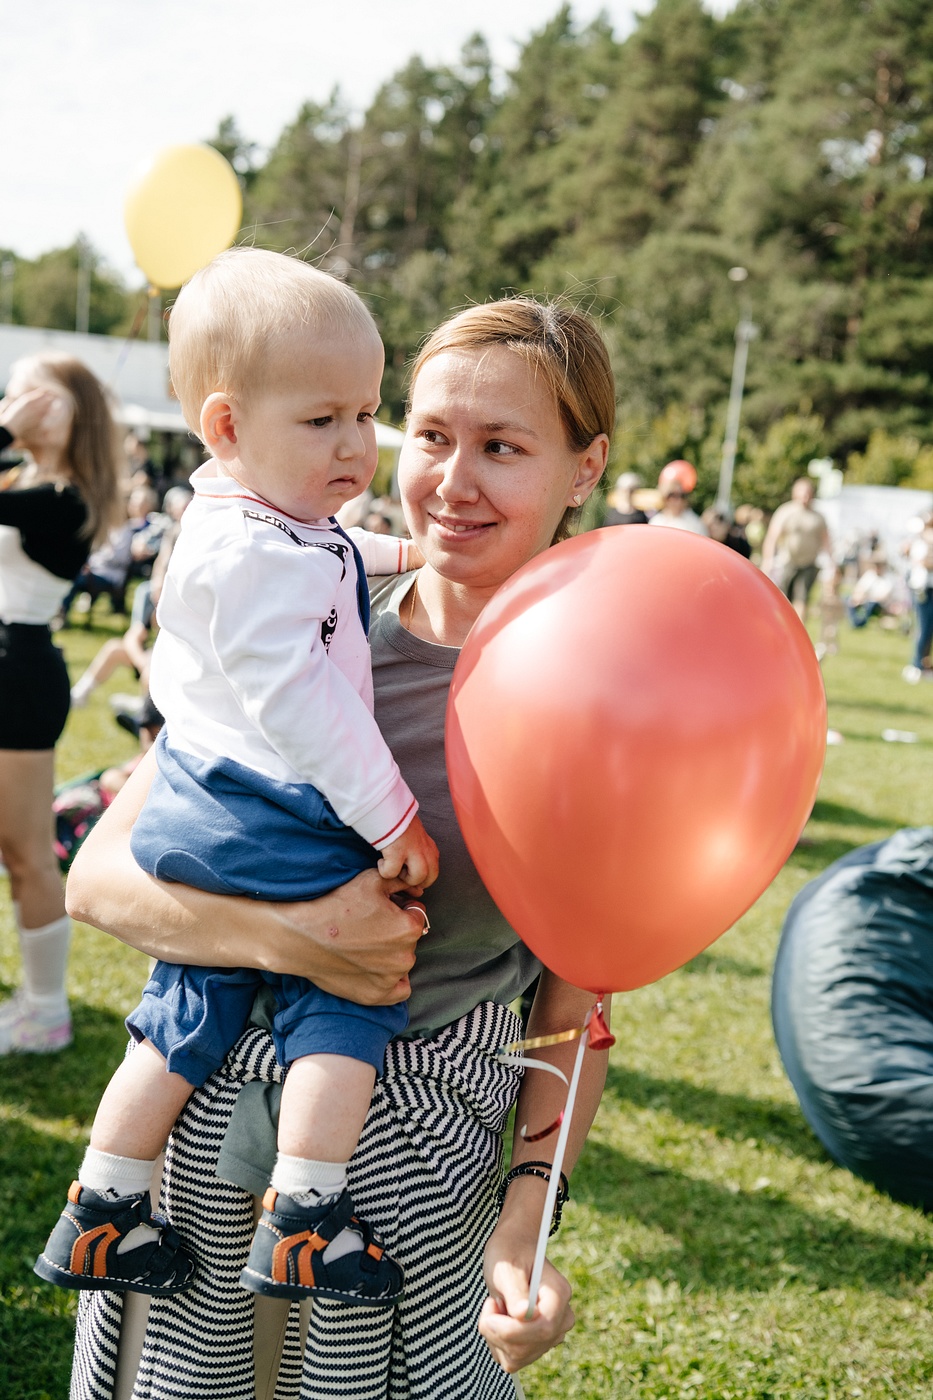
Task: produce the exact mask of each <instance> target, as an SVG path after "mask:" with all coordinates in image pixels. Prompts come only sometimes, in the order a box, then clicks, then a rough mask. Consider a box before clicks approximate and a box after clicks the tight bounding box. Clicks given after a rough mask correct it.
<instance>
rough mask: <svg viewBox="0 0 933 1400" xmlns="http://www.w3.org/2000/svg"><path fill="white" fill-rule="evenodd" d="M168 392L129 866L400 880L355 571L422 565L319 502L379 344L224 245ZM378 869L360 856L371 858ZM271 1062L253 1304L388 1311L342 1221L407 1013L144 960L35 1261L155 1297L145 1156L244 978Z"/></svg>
mask: <svg viewBox="0 0 933 1400" xmlns="http://www.w3.org/2000/svg"><path fill="white" fill-rule="evenodd" d="M170 363H171V373H172V382H173V385H174V387H175V390H176V392H177V394H178V397H179V399H180V400H181V405H182V409H183V411H184V414H185V417H186V420H187V421H188V423H189V425H190V426H191V427H192V429H193V430H195V431H196V432H197V433H198V435H199V436H200V438H201V441H202V442H203V443H204V445H205V447H206V448H207V449H208V450H209V451H210V453H211V454H212V458H213V460H211V461H210V462H208V463H206V464H205V465H204V466H202V467H200V468H198V470H197V471H196V472H195V473H194V475H193V477H192V485H193V487H194V490H195V497H194V500H193V502H192V504H191V505H190V506H189V508H188V510H187V511H186V513H185V516H184V519H183V521H182V526H181V531H180V534H179V539H178V542H177V544H176V546H175V550H174V553H173V556H172V560H171V563H170V565H169V569H168V573H167V576H166V579H165V583H164V585H163V590H162V596H161V599H160V602H159V610H158V621H159V626H160V633H159V638H158V641H157V642H156V646H155V648H154V652H153V661H152V670H151V676H150V692H151V694H152V697H153V700H154V702H155V704H156V705H157V706H158V708H159V709H160V711H161V712H162V714H163V715H164V716H165V720H166V723H165V728H164V730H163V733H162V735H161V736H160V739H159V742H158V746H157V756H158V773H157V776H156V778H155V781H154V783H153V786H152V790H151V792H150V795H149V797H148V799H147V801H146V804H145V806H144V808H143V810H142V812H141V813H140V816H139V819H138V821H137V823H136V825H135V827H134V830H133V838H132V845H133V853H134V855H135V857H136V859H137V860H138V861H139V863H140V865H141V866H142V867H143V869H145V870H147V871H148V872H149V873H150V874H152V875H154V876H156V877H157V878H159V879H164V880H175V881H181V882H183V883H185V884H189V885H194V886H197V887H198V888H201V889H205V890H211V891H215V892H219V893H224V894H239V895H248V896H250V897H252V898H255V899H272V900H279V899H282V900H287V899H308V898H313V897H315V896H317V895H320V894H323V893H326V892H327V891H328V890H331V889H334V888H336V887H337V886H338V885H341V884H343V883H344V882H345V881H347V880H349V879H351V878H352V877H353V876H354V875H356V874H358V873H359V872H360V871H361V870H363V869H366V868H367V867H369V866H372V865H376V864H378V868H379V871H380V873H381V874H382V875H383V876H384V877H386V878H392V877H395V876H399V877H400V878H401V879H403V880H404V882H405V883H406V884H407V885H409V886H411V887H413V888H415V889H418V888H420V887H423V886H425V885H428V884H431V883H432V881H433V880H434V879H435V878H436V876H437V849H436V847H435V845H434V843H433V841H432V840H431V838H430V837H429V836H428V834H427V833H426V832H425V830H424V827H423V826H422V824H421V821H420V819H419V818H418V816H417V802H416V801H415V799H414V797H413V796H412V794H411V792H410V790H409V789H408V787H407V786H406V784H405V783H404V781H403V779H402V777H401V774H400V773H399V771H398V767H397V765H396V764H395V761H394V759H393V758H392V755H391V754H390V753H389V751H388V749H387V747H386V745H385V743H384V742H383V740H382V738H381V736H380V734H379V731H378V729H377V727H376V724H375V720H374V719H373V714H372V679H371V675H370V667H369V649H368V643H367V637H366V632H367V627H368V619H369V605H368V604H369V600H368V592H367V589H366V580H365V577H364V574H365V573H366V572H369V573H378V574H385V573H391V572H400V571H403V570H405V569H407V568H410V567H411V566H412V565H413V564H415V563H416V562H419V561H418V560H416V559H415V558H414V556H415V554H416V551H415V550H414V547H413V546H410V545H409V544H408V543H407V542H405V541H402V540H397V539H393V538H390V537H386V536H382V535H368V534H366V533H365V532H363V531H354V532H353V534H352V538H351V536H350V535H348V534H346V533H345V532H344V531H343V530H342V529H341V528H340V526H339V525H338V524H337V523H336V521H335V519H334V518H333V517H334V514H335V512H336V511H337V510H338V509H339V508H340V506H342V505H343V504H344V503H345V502H346V501H348V500H350V499H352V498H353V497H355V496H358V495H360V494H361V493H362V492H363V491H364V490H365V489H366V487H367V486H368V485H369V483H370V481H371V479H372V476H373V473H374V471H375V467H376V461H377V452H376V442H375V430H374V427H373V420H374V415H375V412H376V410H377V408H378V406H379V386H380V381H381V378H382V370H383V349H382V344H381V342H380V340H379V336H378V333H377V331H376V327H375V324H374V322H373V320H372V317H371V316H370V314H369V312H368V311H367V310H366V308H365V306H364V305H363V303H362V301H361V300H360V299H359V297H357V296H356V294H355V293H354V292H353V291H351V290H350V288H348V287H346V286H345V285H344V284H343V283H341V282H338V281H337V280H336V279H334V278H331V277H328V276H326V275H325V274H323V273H320V272H318V271H316V270H315V269H314V268H312V267H310V266H308V265H307V264H305V263H302V262H300V261H298V260H297V259H294V258H289V257H286V256H284V255H281V254H277V253H267V252H260V251H256V250H250V249H234V250H231V251H230V252H227V253H224V254H221V256H220V257H218V258H216V259H215V260H214V261H213V263H211V264H210V265H209V266H208V267H207V268H205V269H204V270H203V271H202V272H200V273H198V274H197V275H196V276H195V277H194V278H193V279H192V280H191V281H190V282H189V283H188V284H187V285H186V286H185V287H184V288H183V290H182V291H181V293H180V294H179V297H178V300H177V302H176V305H175V308H174V310H173V311H172V315H171V325H170ZM377 853H378V854H377ZM263 984H267V985H269V986H270V987H271V988H272V991H273V994H274V997H275V1004H276V1014H275V1018H274V1027H273V1035H274V1038H275V1045H276V1053H277V1056H278V1058H279V1060H280V1062H281V1063H282V1064H283V1065H285V1066H286V1067H287V1069H288V1074H287V1076H286V1079H285V1085H284V1089H283V1095H282V1106H281V1118H280V1124H279V1138H278V1146H279V1155H278V1159H277V1162H276V1166H275V1170H274V1172H273V1175H272V1182H271V1186H270V1188H269V1190H268V1191H267V1192H266V1196H265V1199H264V1202H263V1206H264V1209H263V1214H262V1218H261V1220H260V1222H259V1225H258V1227H257V1231H256V1235H255V1238H254V1241H253V1246H252V1250H251V1252H250V1256H249V1259H248V1261H247V1264H246V1268H245V1269H244V1270H243V1274H242V1276H241V1283H242V1284H243V1286H244V1287H246V1288H248V1289H250V1290H252V1291H253V1292H256V1293H264V1294H270V1295H274V1296H275V1295H277V1296H284V1297H289V1298H303V1297H308V1296H312V1295H313V1296H317V1297H322V1296H323V1297H330V1298H342V1299H346V1300H347V1301H352V1302H354V1303H372V1304H382V1303H389V1302H392V1301H393V1300H394V1299H395V1298H397V1297H398V1295H399V1293H400V1291H401V1286H402V1272H401V1269H400V1267H399V1266H398V1264H397V1263H395V1261H394V1260H392V1259H391V1258H390V1257H389V1256H388V1255H387V1254H385V1252H384V1250H383V1248H382V1246H381V1243H380V1241H379V1240H378V1238H377V1237H376V1236H375V1234H374V1233H373V1230H372V1228H371V1227H370V1225H369V1224H368V1223H367V1222H366V1221H363V1220H360V1219H359V1218H358V1217H357V1216H356V1215H355V1213H354V1208H353V1202H352V1200H351V1199H350V1196H349V1194H348V1192H347V1189H346V1187H347V1164H348V1162H349V1158H350V1157H351V1155H352V1153H353V1150H354V1148H355V1146H356V1142H357V1139H358V1137H359V1133H360V1131H361V1129H362V1126H363V1122H364V1120H365V1117H366V1112H367V1110H368V1107H369V1101H370V1097H371V1094H372V1088H373V1084H374V1081H375V1076H376V1075H377V1074H378V1073H379V1072H380V1071H381V1069H382V1066H383V1059H384V1054H385V1048H386V1045H387V1043H388V1041H389V1039H390V1038H391V1037H392V1036H393V1035H396V1034H398V1033H399V1032H400V1031H401V1030H403V1029H404V1028H405V1025H406V1024H407V1012H406V1010H405V1008H404V1007H363V1006H357V1005H355V1004H354V1003H351V1002H347V1001H344V1000H341V999H339V998H337V997H333V996H330V995H329V994H328V993H326V992H324V991H322V990H321V989H319V988H317V987H315V986H314V985H313V984H312V983H310V982H308V981H305V980H304V979H302V978H297V977H288V976H277V975H273V974H270V973H261V972H256V971H253V970H250V969H228V968H200V967H179V966H174V965H169V964H162V963H160V964H158V965H157V967H156V969H155V971H154V973H153V976H152V978H151V979H150V981H149V983H148V984H147V986H146V989H145V991H144V993H143V999H142V1002H141V1004H140V1006H139V1007H138V1008H137V1009H136V1011H134V1012H133V1013H132V1015H131V1016H130V1017H129V1018H128V1021H127V1025H128V1026H129V1029H130V1031H131V1033H132V1034H133V1036H134V1038H135V1039H136V1040H137V1041H138V1042H139V1043H138V1045H137V1047H136V1049H135V1050H134V1052H133V1053H132V1054H131V1055H129V1056H128V1057H127V1059H126V1060H125V1061H124V1062H123V1064H122V1066H121V1067H120V1069H119V1070H118V1071H117V1073H116V1074H115V1076H114V1078H113V1079H112V1080H111V1082H110V1085H109V1087H108V1088H107V1090H106V1091H105V1093H104V1097H103V1099H102V1101H101V1105H100V1108H99V1109H98V1113H97V1117H96V1119H95V1122H94V1127H93V1130H92V1133H91V1145H90V1147H89V1148H88V1151H87V1154H86V1156H85V1159H84V1162H83V1163H82V1167H81V1171H80V1174H79V1179H78V1181H77V1182H75V1183H74V1184H73V1185H72V1188H71V1191H70V1192H69V1206H68V1207H67V1208H66V1210H65V1211H64V1212H63V1213H62V1216H61V1218H60V1220H59V1222H58V1224H57V1225H56V1227H55V1230H54V1231H53V1233H52V1235H51V1237H50V1239H49V1242H48V1244H47V1246H46V1249H45V1251H44V1253H43V1254H42V1255H40V1257H39V1259H38V1261H37V1263H36V1271H37V1272H38V1273H39V1274H40V1275H41V1276H42V1277H43V1278H47V1279H49V1280H51V1281H52V1282H55V1283H58V1284H60V1285H62V1286H64V1287H70V1288H110V1289H117V1290H121V1289H122V1290H127V1289H128V1290H132V1291H138V1292H143V1293H155V1294H159V1293H171V1292H174V1291H176V1290H177V1289H180V1288H184V1287H186V1286H187V1285H188V1283H189V1282H190V1281H191V1278H192V1276H193V1273H194V1267H195V1265H194V1260H193V1259H192V1257H191V1255H190V1254H189V1253H188V1252H187V1250H186V1249H185V1247H184V1245H183V1244H182V1242H181V1240H180V1239H179V1237H178V1236H177V1234H176V1233H175V1232H174V1230H172V1228H171V1227H170V1226H168V1225H167V1224H166V1223H165V1222H164V1221H163V1220H162V1219H161V1218H160V1217H158V1216H153V1215H152V1214H151V1210H150V1202H149V1197H148V1193H147V1187H148V1183H149V1179H150V1175H151V1173H152V1170H153V1167H154V1163H155V1160H156V1158H157V1157H158V1154H159V1152H160V1151H161V1149H162V1147H163V1145H164V1142H165V1139H166V1137H167V1136H168V1133H169V1131H170V1129H171V1127H172V1124H173V1123H174V1121H175V1119H176V1117H177V1115H178V1113H179V1112H180V1111H181V1109H182V1107H183V1106H184V1104H185V1102H186V1101H187V1099H188V1097H189V1095H190V1094H191V1092H192V1087H193V1086H196V1085H200V1084H202V1083H203V1082H204V1081H205V1079H206V1078H207V1077H208V1076H209V1075H210V1074H211V1073H213V1072H214V1071H215V1070H216V1069H218V1068H219V1067H220V1065H221V1064H222V1063H223V1061H224V1059H225V1057H226V1055H227V1053H228V1051H229V1050H230V1049H231V1048H232V1046H233V1045H234V1044H235V1043H236V1041H237V1039H238V1038H239V1036H240V1035H241V1033H242V1031H243V1029H244V1028H245V1026H246V1024H247V1022H248V1018H249V1015H250V1011H251V1008H252V1005H253V1000H254V997H255V994H256V991H257V989H258V988H259V986H261V985H263Z"/></svg>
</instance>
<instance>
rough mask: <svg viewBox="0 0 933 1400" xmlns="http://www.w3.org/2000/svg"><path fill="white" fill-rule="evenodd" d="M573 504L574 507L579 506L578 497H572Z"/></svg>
mask: <svg viewBox="0 0 933 1400" xmlns="http://www.w3.org/2000/svg"><path fill="white" fill-rule="evenodd" d="M573 503H574V505H575V506H578V505H579V504H580V497H579V496H574V498H573Z"/></svg>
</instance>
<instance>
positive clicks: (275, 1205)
mask: <svg viewBox="0 0 933 1400" xmlns="http://www.w3.org/2000/svg"><path fill="white" fill-rule="evenodd" d="M375 1079H376V1074H375V1070H374V1069H373V1068H372V1066H371V1065H369V1064H365V1063H363V1062H361V1061H359V1060H353V1059H349V1058H347V1057H346V1056H343V1055H330V1054H328V1055H324V1054H320V1055H317V1054H315V1055H304V1056H302V1057H301V1058H300V1059H298V1060H294V1061H293V1062H292V1064H291V1066H290V1067H289V1071H288V1074H287V1075H286V1077H285V1088H284V1091H283V1095H282V1110H281V1114H280V1118H279V1155H278V1157H277V1159H276V1163H275V1170H274V1171H273V1173H272V1183H271V1187H270V1189H269V1191H267V1193H266V1196H265V1198H264V1200H263V1212H262V1216H261V1218H260V1221H259V1224H258V1225H257V1227H256V1234H255V1236H254V1238H253V1245H252V1248H251V1250H250V1252H249V1258H248V1259H247V1261H246V1266H245V1268H244V1269H243V1272H242V1274H241V1275H240V1283H241V1284H242V1285H243V1287H244V1288H248V1289H249V1290H250V1292H252V1293H259V1294H264V1295H266V1296H268V1297H280V1298H310V1297H312V1296H313V1295H314V1294H315V1293H317V1294H319V1295H320V1296H321V1297H324V1298H339V1299H342V1300H344V1301H346V1302H357V1303H361V1304H372V1305H379V1306H382V1305H390V1304H392V1303H394V1302H395V1300H396V1299H397V1298H398V1297H399V1295H400V1294H401V1291H402V1286H403V1283H404V1275H403V1272H402V1268H401V1266H400V1265H399V1264H398V1263H397V1262H396V1261H395V1260H394V1259H393V1258H392V1256H391V1255H390V1254H388V1253H387V1252H386V1250H385V1247H384V1245H383V1243H382V1240H381V1239H380V1238H379V1236H378V1235H377V1234H376V1233H375V1231H374V1230H373V1229H372V1226H371V1225H370V1223H369V1222H368V1221H367V1220H365V1219H364V1218H361V1217H359V1216H357V1215H356V1214H355V1213H354V1207H353V1202H352V1201H351V1199H350V1195H349V1192H348V1191H347V1169H348V1167H349V1162H350V1158H351V1157H352V1156H353V1152H354V1149H355V1148H356V1145H357V1142H358V1140H359V1136H360V1133H361V1131H362V1128H363V1124H364V1122H365V1120H366V1114H367V1110H368V1108H369V1102H370V1099H371V1097H372V1090H373V1085H374V1083H375Z"/></svg>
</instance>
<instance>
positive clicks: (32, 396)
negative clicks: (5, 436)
mask: <svg viewBox="0 0 933 1400" xmlns="http://www.w3.org/2000/svg"><path fill="white" fill-rule="evenodd" d="M58 398H59V395H57V394H55V393H54V392H53V391H52V390H51V389H28V390H27V391H26V393H25V394H18V395H17V396H16V398H15V399H0V427H2V428H6V430H7V432H8V433H12V434H13V441H14V442H16V441H18V440H19V439H20V438H21V437H22V436H23V434H24V433H25V434H26V435H27V436H28V435H29V434H30V433H32V432H34V431H35V429H36V428H38V427H39V426H40V425H41V423H42V422H43V420H44V419H45V417H46V415H47V414H48V413H49V411H50V410H51V409H52V408H53V407H54V406H55V403H56V401H57V399H58Z"/></svg>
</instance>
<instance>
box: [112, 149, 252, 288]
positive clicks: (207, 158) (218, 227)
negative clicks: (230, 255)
mask: <svg viewBox="0 0 933 1400" xmlns="http://www.w3.org/2000/svg"><path fill="white" fill-rule="evenodd" d="M242 213H243V200H242V196H241V195H240V186H239V182H238V181H237V177H236V175H235V174H234V172H233V169H232V167H231V165H230V163H229V162H228V161H226V160H225V159H224V157H223V156H222V155H221V154H220V152H219V151H215V150H214V148H213V146H166V147H165V149H164V150H162V151H159V153H158V154H157V155H155V156H154V157H153V158H152V160H150V161H148V162H147V163H146V165H145V166H143V167H142V169H141V170H140V171H139V172H138V173H137V175H136V178H135V179H134V180H133V182H132V184H131V185H130V188H129V190H128V191H127V195H126V202H125V204H124V208H123V217H124V220H125V223H126V231H127V234H128V235H129V240H130V245H131V247H132V249H133V253H134V256H135V258H136V262H137V263H138V265H139V267H140V268H141V270H142V271H143V272H144V273H145V275H146V276H147V277H148V278H149V281H150V282H151V283H152V285H153V286H154V287H169V288H171V287H180V286H181V284H182V283H183V282H187V280H188V278H189V277H193V276H194V274H195V273H196V272H197V271H198V269H199V268H201V267H204V265H205V264H206V263H209V262H210V260H211V258H213V257H215V256H216V255H217V254H218V253H220V252H222V251H223V250H224V248H229V247H230V244H231V243H232V242H233V240H234V238H235V237H236V235H237V232H238V230H239V227H240V219H241V217H242Z"/></svg>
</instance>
